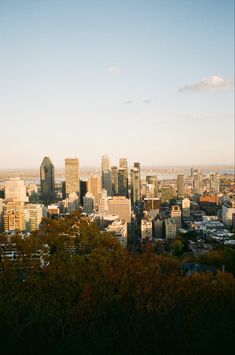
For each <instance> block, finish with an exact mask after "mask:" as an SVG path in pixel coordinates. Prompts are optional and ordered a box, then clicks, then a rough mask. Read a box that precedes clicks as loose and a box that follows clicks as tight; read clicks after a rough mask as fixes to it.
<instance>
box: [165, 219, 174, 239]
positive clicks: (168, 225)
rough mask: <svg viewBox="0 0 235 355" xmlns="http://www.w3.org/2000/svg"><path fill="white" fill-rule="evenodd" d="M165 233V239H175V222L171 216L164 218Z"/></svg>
mask: <svg viewBox="0 0 235 355" xmlns="http://www.w3.org/2000/svg"><path fill="white" fill-rule="evenodd" d="M165 235H166V239H175V238H176V223H175V220H174V219H172V218H168V219H166V220H165Z"/></svg>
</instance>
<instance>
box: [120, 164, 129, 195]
mask: <svg viewBox="0 0 235 355" xmlns="http://www.w3.org/2000/svg"><path fill="white" fill-rule="evenodd" d="M119 170H120V174H121V176H122V175H123V177H121V176H120V178H121V186H120V191H121V193H120V192H119V195H121V196H126V197H128V164H127V159H126V158H120V159H119Z"/></svg>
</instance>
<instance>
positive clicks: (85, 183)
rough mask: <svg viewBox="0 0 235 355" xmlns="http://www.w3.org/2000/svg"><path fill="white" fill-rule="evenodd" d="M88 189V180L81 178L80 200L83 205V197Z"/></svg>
mask: <svg viewBox="0 0 235 355" xmlns="http://www.w3.org/2000/svg"><path fill="white" fill-rule="evenodd" d="M87 191H88V180H84V179H83V180H80V202H81V205H82V206H83V197H84V196H85V195H86V193H87Z"/></svg>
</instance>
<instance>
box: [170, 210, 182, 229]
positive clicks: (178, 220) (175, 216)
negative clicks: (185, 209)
mask: <svg viewBox="0 0 235 355" xmlns="http://www.w3.org/2000/svg"><path fill="white" fill-rule="evenodd" d="M171 219H173V220H174V221H175V223H176V231H178V230H179V229H180V228H181V209H180V207H179V206H177V205H174V206H172V207H171Z"/></svg>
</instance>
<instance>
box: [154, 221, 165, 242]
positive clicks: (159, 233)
mask: <svg viewBox="0 0 235 355" xmlns="http://www.w3.org/2000/svg"><path fill="white" fill-rule="evenodd" d="M153 225H154V238H156V239H158V238H163V221H162V220H161V219H159V218H158V219H156V220H155V221H154V223H153Z"/></svg>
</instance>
